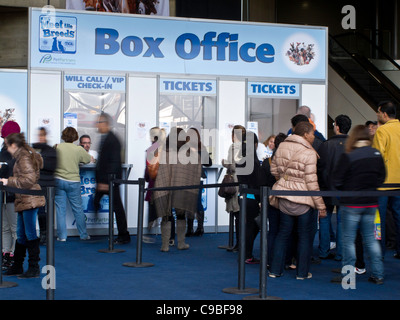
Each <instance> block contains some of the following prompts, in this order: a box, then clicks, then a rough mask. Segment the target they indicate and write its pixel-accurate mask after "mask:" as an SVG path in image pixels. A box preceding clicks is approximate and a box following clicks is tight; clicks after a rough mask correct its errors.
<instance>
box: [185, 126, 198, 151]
mask: <svg viewBox="0 0 400 320" xmlns="http://www.w3.org/2000/svg"><path fill="white" fill-rule="evenodd" d="M190 131H193V132H194V133H195V134H196V137H195V139H197V141H194V142H197V146H196V148H197V150H201V137H200V132H199V130H197V129H196V128H189V129H188V130H187V132H186V141H187V142H189V141H190V136H191V134H190ZM192 142H193V141H192Z"/></svg>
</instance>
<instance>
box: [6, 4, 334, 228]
mask: <svg viewBox="0 0 400 320" xmlns="http://www.w3.org/2000/svg"><path fill="white" fill-rule="evenodd" d="M29 26H30V28H29V33H30V34H29V39H30V43H29V67H28V70H27V82H28V84H27V92H28V94H27V96H28V97H27V106H28V107H27V109H28V112H27V119H28V120H27V133H28V137H29V140H30V141H31V142H34V141H35V139H36V130H37V128H38V126H39V125H40V124H43V123H44V122H45V123H46V124H48V126H49V127H50V132H51V135H50V141H49V143H50V144H56V143H59V142H60V135H61V131H62V130H63V129H64V128H65V127H66V126H69V125H72V126H75V127H76V128H77V130H78V133H79V135H82V134H89V135H90V136H91V137H92V142H93V144H92V148H93V149H96V145H97V138H96V132H95V130H94V128H95V124H94V123H95V119H96V117H97V116H98V115H99V114H100V112H101V111H105V112H109V113H110V114H111V115H112V116H113V117H114V120H115V124H116V125H115V128H114V130H115V132H116V133H117V134H118V135H119V137H120V139H121V141H122V145H123V153H124V156H123V159H124V162H125V164H126V165H128V164H129V165H132V166H131V170H130V174H129V176H128V179H130V180H137V179H138V178H141V177H143V176H144V170H145V150H146V149H147V148H148V147H149V146H150V139H149V130H150V128H152V127H154V126H159V127H163V128H165V129H166V130H167V132H168V130H169V129H170V128H171V127H173V126H180V127H182V128H184V129H186V128H189V127H196V128H198V129H201V130H207V132H212V134H211V137H209V138H208V140H207V141H206V146H207V148H208V151H209V153H210V155H211V157H212V159H213V166H212V167H211V168H210V169H208V170H207V173H208V175H207V181H206V182H205V183H215V182H216V181H218V177H220V176H221V177H222V176H223V174H222V175H221V170H222V169H221V166H220V164H221V160H222V159H223V158H225V157H226V152H227V150H228V148H229V145H230V143H231V130H232V127H233V126H234V125H236V124H241V125H244V126H246V127H247V128H248V129H249V130H253V131H256V133H257V134H258V136H259V140H260V141H261V142H262V141H264V140H265V139H266V138H267V137H268V136H269V135H271V134H277V133H279V132H284V133H286V132H287V131H288V130H289V128H290V119H291V117H292V116H293V115H294V114H295V112H296V108H297V107H298V106H299V105H308V106H309V107H310V108H311V110H312V113H313V114H314V117H315V121H314V122H315V123H316V125H317V128H318V130H319V131H320V132H322V133H323V134H324V135H326V118H327V35H328V32H327V28H324V27H305V26H294V25H277V24H264V23H247V22H246V23H242V22H231V21H214V20H199V19H178V18H168V17H155V16H140V15H124V14H107V13H104V14H103V13H98V12H96V13H94V12H86V11H67V10H57V11H50V12H42V10H41V9H35V8H31V9H30V22H29ZM0 76H1V73H0ZM82 179H83V180H82V181H86V182H88V184H90V182H92V183H93V182H94V181H93V180H91V178H90V177H88V179H86V180H85V179H84V177H82ZM220 180H221V179H220ZM220 180H219V181H220ZM90 188H91V186H88V187H87V188H83V192H87V193H88V194H90V192H91V189H90ZM125 191H126V192H125V193H124V200H125V205H126V212H127V220H128V227H129V229H130V230H131V231H132V232H134V231H135V229H136V227H137V207H138V203H137V194H138V190H137V186H129V187H127V188H126V189H125ZM203 204H204V205H205V206H206V213H205V224H204V226H205V231H206V232H207V231H208V232H217V231H227V230H228V224H229V215H228V214H227V213H226V212H225V202H224V200H223V199H222V198H218V196H217V193H216V190H214V189H205V190H203ZM146 215H147V208H146V207H145V219H144V221H147V219H146ZM93 219H95V218H93ZM106 222H107V221H106V217H105V218H104V219H101V221H94V222H93V227H95V226H94V225H96V224H98V228H99V229H101V230H106V228H107V226H105V224H106Z"/></svg>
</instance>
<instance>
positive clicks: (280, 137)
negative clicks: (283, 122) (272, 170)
mask: <svg viewBox="0 0 400 320" xmlns="http://www.w3.org/2000/svg"><path fill="white" fill-rule="evenodd" d="M286 138H287V135H286V134H284V133H282V132H280V133H278V134H277V136H276V137H275V150H276V149H278V147H279V145H280V144H281V142H283V141H285V139H286Z"/></svg>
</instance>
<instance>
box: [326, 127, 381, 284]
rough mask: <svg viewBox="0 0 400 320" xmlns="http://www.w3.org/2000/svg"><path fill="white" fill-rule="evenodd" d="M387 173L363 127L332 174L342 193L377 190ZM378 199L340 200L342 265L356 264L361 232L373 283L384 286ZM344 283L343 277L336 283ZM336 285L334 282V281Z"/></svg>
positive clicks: (352, 134)
mask: <svg viewBox="0 0 400 320" xmlns="http://www.w3.org/2000/svg"><path fill="white" fill-rule="evenodd" d="M385 176H386V170H385V165H384V162H383V158H382V156H381V154H380V153H379V152H378V150H376V149H374V148H372V147H371V140H370V134H369V131H368V129H367V128H366V127H365V126H363V125H358V126H356V127H354V129H353V130H352V131H351V132H350V135H349V138H348V140H347V142H346V152H345V153H343V154H342V155H341V157H340V158H339V161H338V162H337V164H336V166H335V170H334V171H333V179H332V181H333V184H334V186H335V187H336V188H337V189H339V190H343V191H375V190H376V189H377V188H378V187H380V186H381V185H382V183H383V182H384V181H385ZM377 207H378V197H341V198H340V211H341V215H342V232H343V237H342V239H343V260H342V262H343V266H348V265H350V266H354V267H355V262H356V249H355V240H356V236H357V230H358V229H360V231H361V234H362V239H363V243H364V245H365V248H366V250H367V252H368V255H369V258H370V261H371V277H370V278H369V279H368V280H369V281H370V282H373V283H376V284H382V283H383V278H384V267H383V261H382V253H381V248H380V245H379V243H378V241H377V240H376V239H375V235H374V221H375V213H376V209H377ZM337 281H338V282H340V283H341V282H342V281H341V277H339V279H338V280H337ZM333 282H335V279H333Z"/></svg>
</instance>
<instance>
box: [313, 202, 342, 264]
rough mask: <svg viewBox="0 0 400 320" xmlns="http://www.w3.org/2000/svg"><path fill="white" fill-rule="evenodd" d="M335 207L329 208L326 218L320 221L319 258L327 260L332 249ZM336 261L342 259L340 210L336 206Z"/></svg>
mask: <svg viewBox="0 0 400 320" xmlns="http://www.w3.org/2000/svg"><path fill="white" fill-rule="evenodd" d="M333 208H334V207H333V206H332V207H330V206H327V210H326V211H327V212H326V217H325V218H321V219H319V247H318V252H319V257H320V258H326V257H327V256H328V254H329V251H330V249H331V230H332V214H333ZM336 221H337V223H336V256H335V259H336V260H340V259H342V242H341V241H340V238H341V232H340V209H339V207H338V206H336Z"/></svg>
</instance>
